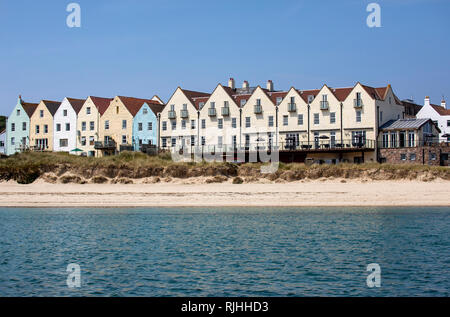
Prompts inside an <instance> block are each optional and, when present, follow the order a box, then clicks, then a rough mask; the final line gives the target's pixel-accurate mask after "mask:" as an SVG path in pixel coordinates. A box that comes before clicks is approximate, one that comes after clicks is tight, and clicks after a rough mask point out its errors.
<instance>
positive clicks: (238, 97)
mask: <svg viewBox="0 0 450 317" xmlns="http://www.w3.org/2000/svg"><path fill="white" fill-rule="evenodd" d="M251 96H252V95H251V94H244V95H233V96H232V97H233V99H234V100H235V102H236V104H237V105H238V107H240V106H241V100H245V103H247V101H248V99H249V98H250V97H251ZM244 105H245V104H244Z"/></svg>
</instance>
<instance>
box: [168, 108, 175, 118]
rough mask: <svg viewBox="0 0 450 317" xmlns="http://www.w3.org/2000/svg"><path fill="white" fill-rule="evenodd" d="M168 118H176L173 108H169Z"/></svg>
mask: <svg viewBox="0 0 450 317" xmlns="http://www.w3.org/2000/svg"><path fill="white" fill-rule="evenodd" d="M168 117H169V119H176V118H177V113H176V112H175V110H170V111H169V114H168Z"/></svg>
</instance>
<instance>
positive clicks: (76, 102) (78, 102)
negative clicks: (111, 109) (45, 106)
mask: <svg viewBox="0 0 450 317" xmlns="http://www.w3.org/2000/svg"><path fill="white" fill-rule="evenodd" d="M67 100H68V101H69V102H70V105H71V106H72V108H73V110H75V112H76V114H78V113H79V112H80V110H81V108H82V107H83V105H84V102H85V101H86V100H83V99H75V98H67Z"/></svg>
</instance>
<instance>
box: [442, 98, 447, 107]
mask: <svg viewBox="0 0 450 317" xmlns="http://www.w3.org/2000/svg"><path fill="white" fill-rule="evenodd" d="M441 107H444V109H447V103H446V102H445V100H444V99H442V101H441Z"/></svg>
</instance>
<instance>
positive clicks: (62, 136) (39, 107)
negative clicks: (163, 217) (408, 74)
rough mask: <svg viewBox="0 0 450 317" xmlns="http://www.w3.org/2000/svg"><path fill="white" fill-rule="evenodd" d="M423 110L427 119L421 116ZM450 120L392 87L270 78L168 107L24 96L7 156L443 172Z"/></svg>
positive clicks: (181, 98)
mask: <svg viewBox="0 0 450 317" xmlns="http://www.w3.org/2000/svg"><path fill="white" fill-rule="evenodd" d="M427 101H428V107H434V108H436V107H439V108H436V111H437V112H439V115H440V116H441V117H442V116H444V119H443V120H444V121H443V122H441V121H442V120H441V121H438V120H435V118H432V115H431V114H430V112H427V111H425V109H428V108H427ZM434 108H433V109H434ZM421 112H423V113H424V116H425V117H423V116H422V117H419V116H418V115H419V114H420V113H421ZM448 112H449V110H447V109H446V104H445V101H443V102H442V103H441V105H440V106H437V105H431V104H430V103H429V98H428V99H426V100H425V105H424V106H423V107H422V106H420V105H416V104H414V103H412V102H411V101H401V100H400V99H399V98H398V97H397V96H396V95H395V93H394V91H393V89H392V87H391V86H390V85H387V86H385V87H370V86H367V85H363V84H361V83H359V82H358V83H356V84H355V85H354V86H353V87H347V88H332V87H329V86H327V85H323V87H322V88H320V89H314V90H299V89H296V88H294V87H292V88H290V89H289V90H286V91H277V90H275V89H274V84H273V82H272V81H270V80H269V81H267V83H266V86H265V87H261V86H256V87H252V86H250V84H249V83H248V82H247V81H244V82H243V84H242V87H241V88H237V87H236V85H235V81H234V79H232V78H230V80H229V81H228V85H226V86H225V85H222V84H218V85H217V86H216V88H215V89H214V90H213V92H212V93H206V92H198V91H192V90H186V89H182V88H180V87H178V88H177V89H176V90H175V92H174V93H173V94H172V96H171V97H170V98H169V100H168V101H167V103H164V102H163V101H162V100H161V99H160V98H159V97H158V96H156V95H155V96H154V97H153V98H151V99H140V98H131V97H123V96H117V97H115V98H99V97H88V98H87V99H86V100H80V99H73V98H65V99H64V100H63V101H62V102H55V101H47V100H42V101H41V102H40V103H39V104H31V103H26V102H24V101H23V100H22V98H20V97H19V100H18V102H17V105H16V106H15V108H14V110H13V112H12V113H11V115H10V117H9V118H8V123H7V132H6V134H7V135H6V153H7V154H8V155H11V154H13V153H15V152H18V151H23V150H35V151H65V152H70V153H72V154H78V155H86V156H103V155H111V154H115V153H118V152H121V151H124V150H133V151H139V150H141V151H148V150H149V149H152V151H153V150H154V151H157V150H172V151H176V152H182V153H190V152H193V151H194V150H197V151H198V150H199V149H200V151H201V152H203V153H224V155H225V153H228V154H229V153H231V155H232V158H231V159H232V160H236V158H237V156H236V152H237V151H244V152H247V153H249V152H257V151H268V152H271V151H273V150H274V149H277V150H278V151H279V153H280V159H281V160H282V161H298V162H304V161H308V160H310V161H318V162H330V163H337V162H357V163H358V162H375V161H378V162H395V163H401V162H415V163H419V162H420V163H423V164H425V163H427V164H436V165H437V164H439V163H440V164H442V163H443V161H444V164H446V162H448V141H449V140H450V138H449V134H448V132H449V131H447V129H448V126H450V121H448V122H447V124H448V126H446V127H444V126H443V125H445V116H447V115H448ZM416 116H417V117H416ZM402 149H403V150H405V151H406V149H407V151H406V152H405V153H403V152H401V150H402ZM425 149H426V151H427V153H425ZM431 151H435V152H433V153H431ZM397 152H398V153H397ZM400 152H401V153H400ZM233 153H234V154H233ZM414 153H415V154H414ZM426 154H427V155H426ZM446 155H447V157H446ZM405 157H406V159H405ZM425 160H426V162H425Z"/></svg>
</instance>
